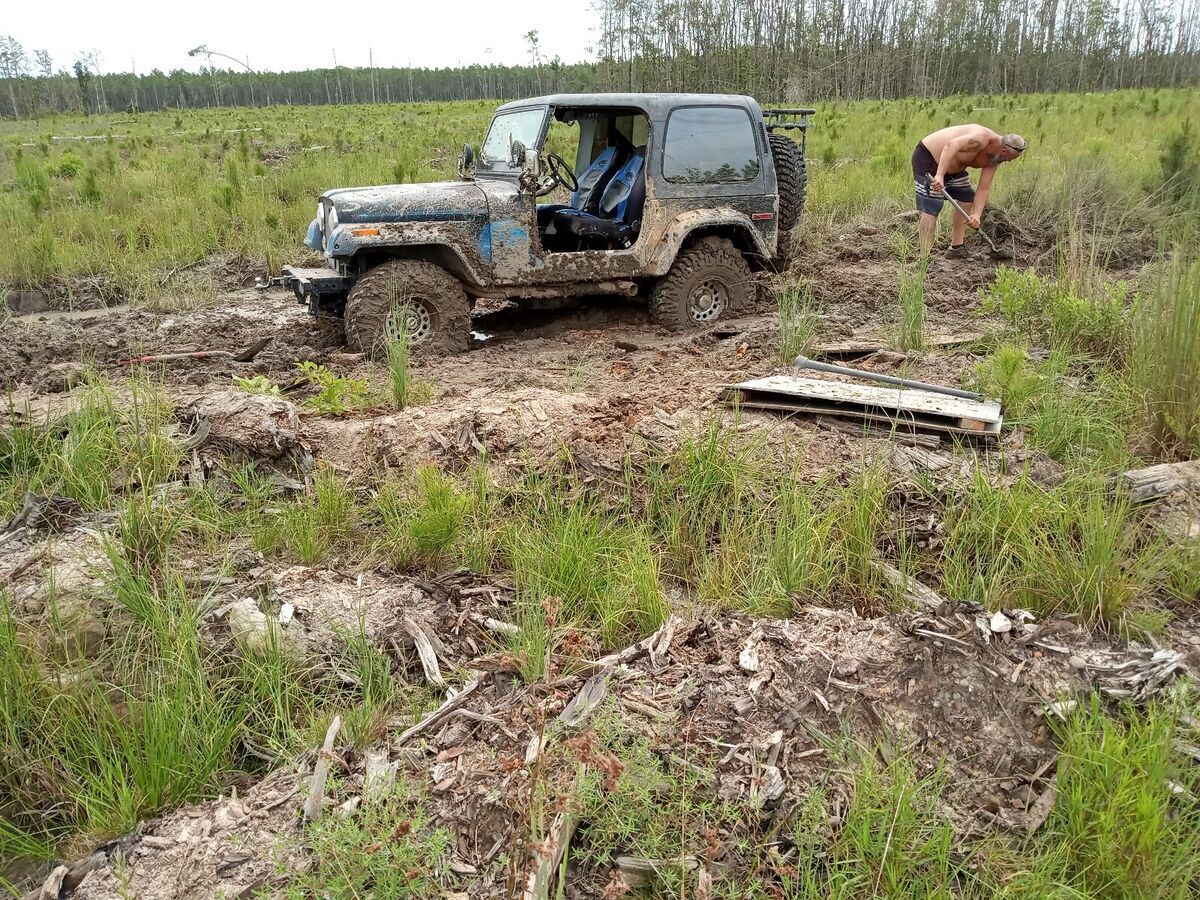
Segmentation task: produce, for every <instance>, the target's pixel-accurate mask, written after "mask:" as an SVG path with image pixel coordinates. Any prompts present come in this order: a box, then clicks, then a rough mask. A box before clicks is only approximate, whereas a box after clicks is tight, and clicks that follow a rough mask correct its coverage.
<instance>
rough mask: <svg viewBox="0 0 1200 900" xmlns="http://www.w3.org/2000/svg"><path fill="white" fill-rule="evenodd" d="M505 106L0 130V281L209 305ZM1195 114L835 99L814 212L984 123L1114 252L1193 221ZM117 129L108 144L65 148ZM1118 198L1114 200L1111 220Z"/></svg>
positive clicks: (1056, 206) (857, 210) (819, 118)
mask: <svg viewBox="0 0 1200 900" xmlns="http://www.w3.org/2000/svg"><path fill="white" fill-rule="evenodd" d="M1151 98H1153V101H1154V102H1151ZM494 107H495V104H493V103H489V102H475V101H472V102H457V103H431V104H390V105H382V104H380V105H370V104H360V105H356V106H336V107H334V106H330V107H317V106H314V107H294V108H293V107H268V108H259V109H206V110H190V111H181V112H176V111H166V112H158V113H138V114H128V113H124V112H122V113H120V114H113V115H110V116H85V117H80V116H51V117H46V118H44V119H40V120H37V122H36V123H34V122H30V121H28V120H26V121H20V122H5V123H0V183H3V184H5V185H8V189H7V190H5V191H4V192H2V193H0V225H3V227H4V230H5V233H6V234H8V235H10V236H11V240H9V241H6V242H5V243H4V245H3V246H0V282H9V283H11V284H12V285H13V286H15V287H18V288H23V287H39V286H40V287H45V286H47V285H48V284H50V283H51V282H53V281H54V280H55V279H58V278H63V277H66V278H68V279H69V278H71V277H73V276H79V275H84V274H88V275H101V276H103V278H104V279H105V280H106V283H107V288H106V289H107V290H109V291H111V292H112V293H113V294H114V295H115V296H125V297H129V298H131V299H133V300H134V301H137V302H142V303H148V304H151V305H155V306H160V307H165V306H170V305H186V304H195V303H207V302H211V301H212V300H213V299H214V295H215V291H214V285H213V279H214V277H216V276H214V275H213V274H212V273H208V272H205V271H203V270H201V271H194V272H183V273H180V274H179V275H178V276H176V277H175V278H173V279H171V280H169V281H168V282H167V283H165V284H164V283H163V282H162V275H163V274H164V273H165V272H167V271H170V270H172V269H174V268H177V267H179V266H183V265H188V264H191V263H196V262H198V261H201V260H204V259H207V258H209V257H211V256H213V255H222V256H228V257H234V258H238V259H242V260H245V261H247V262H248V263H249V264H250V265H252V266H253V267H255V268H257V269H262V270H269V271H275V270H277V269H278V267H279V266H280V264H282V263H284V262H288V261H293V260H302V259H303V258H304V257H306V256H308V254H307V252H306V251H304V250H303V249H302V246H301V240H302V238H303V235H304V231H305V228H306V227H307V225H308V222H309V220H310V219H311V218H312V215H313V209H314V204H315V200H316V197H317V196H318V195H319V194H320V193H321V192H322V191H324V190H326V189H328V188H330V187H333V186H336V185H372V184H389V183H397V182H400V183H404V182H407V183H413V182H422V181H438V180H446V179H450V178H453V177H454V161H455V156H456V154H457V148H458V147H461V146H462V144H463V142H464V141H470V142H471V143H473V144H475V145H478V142H479V139H480V137H481V136H482V134H483V132H484V130H485V128H486V125H487V121H488V118H489V116H490V114H491V112H492V110H493V109H494ZM978 107H986V108H988V112H986V113H977V112H975V110H976V108H978ZM1100 113H1105V115H1104V116H1103V117H1101V116H1100V115H1099V114H1100ZM1198 117H1200V100H1197V98H1196V95H1195V93H1194V92H1192V91H1190V90H1184V89H1181V90H1176V91H1172V90H1155V91H1122V92H1114V93H1098V94H1090V95H1066V94H1060V95H1027V96H1021V97H1014V96H994V95H993V96H982V97H981V96H975V97H970V96H958V97H948V98H944V99H938V100H933V99H915V98H914V99H907V100H895V101H888V102H879V101H857V102H853V103H825V104H819V105H818V111H817V114H816V115H815V116H814V119H813V120H814V123H815V127H814V128H813V129H812V130H811V132H810V134H809V137H808V171H809V178H810V182H809V195H808V205H807V209H806V214H805V217H806V221H807V222H809V223H810V227H811V228H813V229H815V230H816V231H818V232H820V231H823V230H826V229H827V228H829V227H831V226H836V225H839V224H842V223H845V222H848V221H856V220H860V219H862V218H869V219H870V220H872V221H878V220H880V219H881V218H885V217H887V216H889V215H892V214H894V213H895V212H897V211H899V210H901V209H907V208H910V207H911V204H912V197H911V193H912V181H911V173H910V171H909V156H910V154H911V153H912V148H913V146H914V145H915V143H916V142H917V140H919V139H920V138H921V137H922V136H924V135H925V134H927V133H929V132H930V131H933V130H936V129H937V128H941V127H942V126H943V125H946V124H949V123H951V122H955V121H975V120H980V119H982V121H983V123H984V124H986V125H988V126H990V127H993V128H995V129H997V130H999V131H1001V132H1005V131H1017V132H1021V133H1023V134H1025V135H1026V136H1027V137H1028V138H1029V140H1030V142H1031V143H1030V147H1031V150H1030V152H1029V153H1027V154H1026V157H1027V158H1024V159H1022V160H1020V161H1019V162H1016V163H1012V164H1010V165H1007V166H1005V167H1004V168H1003V169H1002V170H1001V175H1000V177H999V178H997V182H996V189H995V195H994V202H995V203H996V204H998V205H1000V206H1003V207H1006V208H1007V209H1008V210H1009V211H1010V212H1013V213H1015V214H1017V215H1019V216H1020V218H1021V221H1022V222H1024V223H1026V224H1027V225H1028V226H1029V227H1031V228H1033V229H1035V230H1042V231H1048V232H1051V233H1052V232H1054V231H1055V230H1056V229H1058V228H1059V227H1060V224H1061V223H1062V222H1063V221H1064V220H1066V219H1072V218H1073V219H1075V220H1076V221H1078V222H1079V223H1080V224H1081V225H1083V226H1084V229H1083V230H1085V231H1087V232H1089V233H1096V234H1097V235H1098V237H1097V241H1098V242H1099V246H1100V249H1099V250H1098V251H1097V252H1098V253H1100V255H1101V256H1106V255H1109V254H1110V253H1112V252H1114V248H1115V249H1117V250H1119V249H1120V245H1119V239H1117V238H1113V237H1111V236H1112V235H1114V234H1116V233H1117V232H1119V231H1120V230H1122V229H1124V230H1125V231H1129V230H1133V231H1140V232H1144V233H1147V234H1149V233H1151V232H1152V231H1153V228H1154V227H1155V221H1156V219H1158V218H1161V219H1167V220H1169V223H1173V222H1176V221H1179V220H1181V219H1183V218H1185V217H1186V210H1187V209H1190V208H1191V207H1189V206H1187V205H1186V204H1183V203H1176V202H1174V201H1173V200H1172V197H1173V196H1174V195H1169V196H1168V195H1166V194H1164V192H1163V185H1164V179H1165V180H1166V182H1165V183H1167V184H1168V185H1169V186H1173V185H1181V186H1185V193H1188V191H1190V190H1191V188H1190V187H1186V186H1189V185H1191V183H1192V181H1193V180H1194V179H1193V178H1192V176H1191V175H1189V174H1188V173H1189V172H1191V171H1192V170H1191V169H1189V168H1188V167H1189V165H1192V163H1191V162H1190V160H1191V159H1192V156H1191V154H1190V153H1189V149H1190V148H1192V147H1193V143H1190V142H1189V141H1194V139H1188V138H1185V139H1184V140H1183V142H1182V143H1180V142H1179V141H1176V143H1177V144H1178V149H1177V150H1176V152H1174V153H1167V152H1165V151H1164V146H1163V144H1162V141H1161V136H1162V135H1163V133H1164V132H1165V131H1168V130H1169V131H1170V133H1172V134H1176V135H1178V134H1179V133H1181V131H1182V128H1183V126H1184V124H1185V123H1186V122H1187V120H1188V119H1192V120H1195V119H1196V118H1198ZM233 129H247V130H245V131H242V132H241V133H240V134H238V135H233V134H230V133H229V132H230V131H231V130H233ZM251 129H259V130H251ZM110 133H111V134H112V135H114V137H113V138H112V139H111V140H107V141H96V142H81V143H75V142H53V141H50V140H49V137H50V136H51V135H79V134H88V135H105V134H110ZM116 135H122V136H123V137H121V138H119V139H118V138H117V137H116ZM25 143H29V144H32V145H33V146H22V144H25ZM1172 146H1173V145H1172ZM314 148H316V149H314ZM1168 149H1169V148H1168ZM1171 189H1172V190H1175V188H1174V187H1172V188H1171ZM1188 196H1190V194H1188ZM1104 210H1117V211H1118V212H1117V213H1116V214H1115V215H1111V214H1110V215H1108V216H1107V218H1106V217H1105V215H1104V214H1103V211H1104ZM1097 223H1098V225H1099V226H1100V227H1095V228H1093V227H1092V226H1093V225H1096V224H1097Z"/></svg>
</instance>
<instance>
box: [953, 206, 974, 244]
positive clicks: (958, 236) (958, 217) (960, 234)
mask: <svg viewBox="0 0 1200 900" xmlns="http://www.w3.org/2000/svg"><path fill="white" fill-rule="evenodd" d="M974 205H975V204H973V203H960V204H959V206H961V207H962V208H963V209H965V210H966V211H967V212H968V213H970V212H971V210H972V207H974ZM966 239H967V220H966V219H965V218H963V215H962V213H960V212H959V211H958V210H957V209H956V210H955V211H954V227H953V228H952V229H951V233H950V246H951V247H961V246H962V242H963V241H965V240H966Z"/></svg>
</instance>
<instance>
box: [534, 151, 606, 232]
mask: <svg viewBox="0 0 1200 900" xmlns="http://www.w3.org/2000/svg"><path fill="white" fill-rule="evenodd" d="M624 162H625V150H624V149H623V148H621V147H618V146H615V145H614V146H611V147H605V148H604V149H603V150H601V151H600V152H599V153H597V154H596V158H595V159H593V160H592V163H591V165H589V166H588V167H587V168H586V169H584V170H583V172H582V173H581V174H580V175H579V178H578V182H579V187H578V189H577V190H576V191H575V192H574V193H573V194H571V202H570V204H566V203H543V204H542V205H540V206H539V207H538V208H537V217H538V225H539V226H541V227H542V228H543V229H544V228H545V227H546V226H547V225H548V224H549V223H550V220H551V218H552V217H553V215H554V214H555V213H556V212H558V211H559V210H563V209H580V210H590V211H591V212H595V211H596V210H597V209H599V207H600V197H601V195H602V194H603V193H604V189H605V188H606V187H608V183H609V181H611V180H612V177H613V175H614V174H615V173H616V171H617V170H618V169H619V168H620V167H621V164H622V163H624Z"/></svg>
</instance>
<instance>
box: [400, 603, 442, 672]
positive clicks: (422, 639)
mask: <svg viewBox="0 0 1200 900" xmlns="http://www.w3.org/2000/svg"><path fill="white" fill-rule="evenodd" d="M401 624H402V625H403V626H404V630H405V631H406V632H408V636H409V637H411V638H412V639H413V645H414V646H415V647H416V648H417V656H419V657H420V659H421V668H422V669H423V670H424V671H425V678H426V680H427V681H428V682H429V683H430V684H436V685H437V686H438V687H442V686H444V685H445V684H446V679H444V678H443V677H442V670H441V667H440V666H439V665H438V658H437V652H436V651H435V650H434V649H433V641H432V639H431V638H430V636H429V635H428V634H427V633H426V632H425V629H423V628H422V627H421V626H419V625H418V624H417V623H416V622H414V621H413V620H412V619H411V618H409V617H408V616H405V617H404V618H403V619H402V620H401Z"/></svg>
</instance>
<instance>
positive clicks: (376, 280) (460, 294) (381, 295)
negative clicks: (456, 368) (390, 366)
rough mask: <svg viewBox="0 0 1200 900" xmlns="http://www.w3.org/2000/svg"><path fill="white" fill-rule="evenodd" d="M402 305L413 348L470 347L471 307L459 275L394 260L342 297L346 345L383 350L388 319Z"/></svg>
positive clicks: (451, 349)
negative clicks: (344, 309) (406, 314)
mask: <svg viewBox="0 0 1200 900" xmlns="http://www.w3.org/2000/svg"><path fill="white" fill-rule="evenodd" d="M405 308H406V309H407V311H408V316H409V320H408V321H409V334H410V335H411V338H412V342H413V346H414V347H419V348H420V349H421V350H431V349H432V350H442V351H445V352H450V353H457V352H459V351H462V350H467V349H469V348H470V346H471V306H470V303H469V302H468V301H467V295H466V292H465V291H463V288H462V285H461V284H460V283H459V281H458V279H457V278H455V277H454V276H453V275H451V274H450V273H449V272H447V271H446V270H445V269H443V268H442V267H441V266H437V265H434V264H433V263H431V262H424V261H422V260H416V259H393V260H388V261H387V262H383V263H380V264H379V265H377V266H376V267H375V268H373V269H371V270H370V271H369V272H367V273H366V274H365V275H363V276H362V277H361V278H359V279H358V281H357V282H355V284H354V287H352V288H351V289H350V294H349V296H347V298H346V313H345V319H346V346H347V347H348V348H349V349H350V350H353V351H357V352H360V353H366V354H367V355H368V356H370V357H372V358H379V357H382V356H384V355H385V354H386V349H387V340H388V322H389V320H390V319H391V320H392V321H393V322H394V319H393V316H394V315H395V313H396V312H397V311H398V310H401V309H405Z"/></svg>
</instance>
